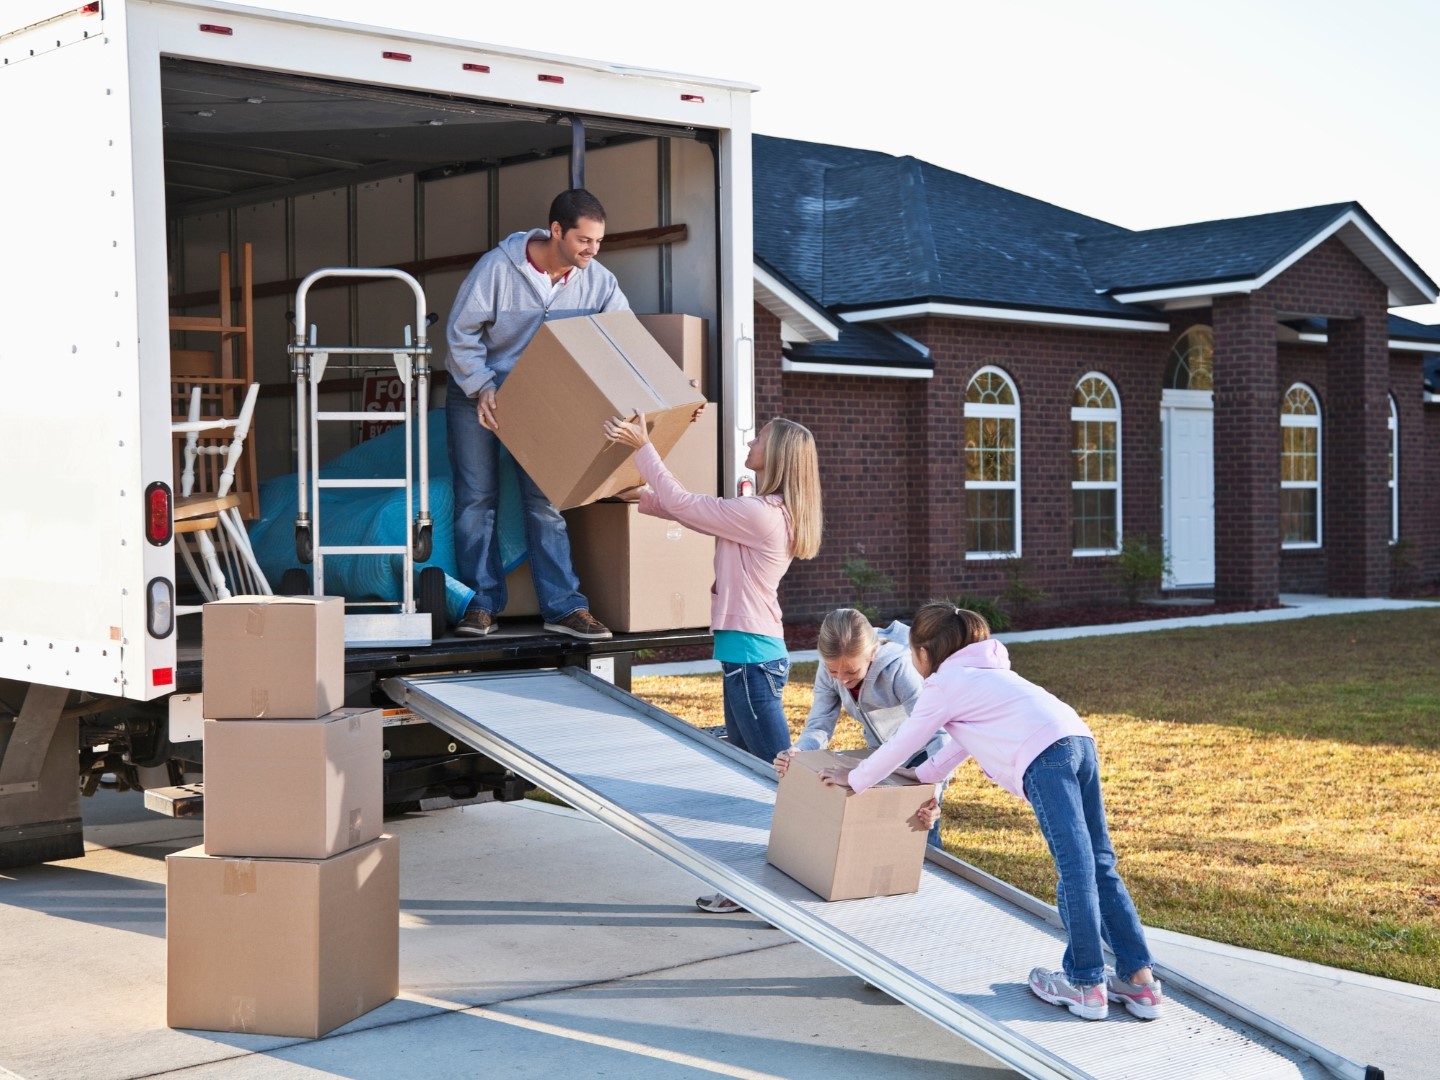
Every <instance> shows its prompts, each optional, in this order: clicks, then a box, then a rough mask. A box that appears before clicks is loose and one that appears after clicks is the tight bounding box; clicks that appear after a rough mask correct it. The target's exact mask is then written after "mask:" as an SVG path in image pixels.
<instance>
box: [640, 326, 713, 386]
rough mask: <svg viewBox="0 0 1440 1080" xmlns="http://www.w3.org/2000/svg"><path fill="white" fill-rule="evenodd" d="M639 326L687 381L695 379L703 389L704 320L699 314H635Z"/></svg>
mask: <svg viewBox="0 0 1440 1080" xmlns="http://www.w3.org/2000/svg"><path fill="white" fill-rule="evenodd" d="M635 317H636V318H637V319H639V320H640V325H641V326H643V327H645V329H646V330H648V331H650V336H651V337H653V338H654V339H655V340H656V341H658V342H659V343H660V347H661V348H662V349H664V350H665V351H666V352H667V353H669V354H670V358H671V359H672V360H674V361H675V363H677V364H679V365H680V370H682V371H683V372H685V377H686V378H687V379H694V380H695V383H696V385H697V386H699V387H700V389H701V390H704V389H705V375H706V363H705V359H706V338H707V331H706V327H705V320H704V319H702V318H700V317H699V316H698V315H670V314H664V315H662V314H653V315H652V314H644V315H636V316H635Z"/></svg>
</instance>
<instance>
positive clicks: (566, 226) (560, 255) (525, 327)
mask: <svg viewBox="0 0 1440 1080" xmlns="http://www.w3.org/2000/svg"><path fill="white" fill-rule="evenodd" d="M604 236H605V208H604V207H602V206H601V205H600V201H599V200H598V199H596V198H595V196H594V195H592V194H590V192H588V191H586V190H585V189H584V188H572V189H570V190H569V191H563V192H561V193H560V194H559V195H557V196H556V197H555V200H554V202H552V203H551V204H550V227H549V229H531V230H529V231H526V232H517V233H512V234H511V235H510V236H507V237H506V238H505V239H504V240H502V241H501V242H500V244H499V246H498V247H495V248H493V249H491V250H490V251H487V252H486V253H485V254H484V255H483V256H482V257H481V259H480V261H479V262H477V263H476V264H475V266H474V268H473V269H472V270H471V271H470V273H469V275H468V276H467V277H466V278H465V281H464V283H463V284H462V285H461V286H460V291H459V292H458V293H457V294H456V296H455V304H454V306H453V307H452V308H451V309H450V321H449V323H448V325H447V331H446V337H447V339H448V341H449V345H450V350H449V356H448V358H447V359H446V361H445V367H446V369H447V370H448V371H449V373H450V379H449V386H448V387H447V389H446V392H445V423H446V428H447V430H446V437H447V440H448V445H449V451H450V468H451V474H452V477H453V481H454V486H455V555H456V559H457V561H458V563H459V571H460V578H461V580H462V581H464V582H465V584H467V585H469V586H471V587H472V588H473V589H474V590H475V596H474V598H473V599H472V600H471V601H470V605H469V607H468V608H467V609H466V612H465V615H464V617H463V618H462V619H461V621H460V624H459V625H458V626H457V627H456V628H455V632H456V633H458V634H471V635H475V636H477V637H478V636H484V635H485V634H488V633H490V631H491V630H493V629H494V628H495V616H496V615H497V614H498V613H499V612H500V611H502V610H503V609H504V607H505V604H506V591H505V568H504V566H503V565H502V563H501V559H500V544H499V538H498V535H497V531H496V513H497V511H498V509H499V505H500V472H499V470H500V440H499V438H498V436H497V434H496V433H497V432H498V431H500V430H501V428H500V425H501V424H502V423H504V422H505V421H504V420H503V419H502V418H501V417H500V416H499V414H498V412H497V410H496V408H495V391H496V390H498V389H499V388H500V384H501V383H503V382H504V381H505V376H506V375H507V374H509V372H510V370H511V369H512V368H513V367H514V366H515V361H516V360H518V359H519V358H520V354H521V353H522V352H524V351H525V347H526V346H527V345H529V344H530V339H531V338H533V337H534V336H535V333H536V331H537V330H539V329H540V326H541V324H542V323H544V322H546V321H547V320H550V319H563V318H571V317H574V316H577V315H593V314H595V313H597V312H601V311H625V310H628V309H629V307H630V304H629V301H627V300H626V299H625V294H624V293H623V292H621V291H620V286H619V284H618V283H617V282H616V280H615V275H614V274H612V273H610V271H609V270H606V269H605V267H603V266H601V265H600V264H599V263H598V262H596V261H595V255H596V253H597V252H598V251H599V250H600V241H601V240H602V239H604ZM554 434H555V437H556V439H557V440H559V439H564V438H565V437H566V433H565V432H558V431H557V432H555V433H554ZM515 474H516V478H517V479H518V480H519V482H520V502H521V506H522V510H523V513H524V519H525V542H526V548H527V551H528V556H529V559H530V575H531V578H532V579H533V580H534V583H535V598H536V600H538V601H539V605H540V614H541V615H542V616H543V617H544V620H545V629H546V630H550V631H554V632H556V633H561V634H569V635H570V636H571V637H577V638H583V639H585V640H598V639H601V638H608V637H610V631H609V630H607V629H606V628H605V627H604V626H603V625H602V624H601V623H600V622H599V620H597V619H596V618H595V617H594V616H593V615H591V614H590V610H589V602H588V601H587V600H586V599H585V597H584V596H583V595H582V594H581V592H580V582H579V579H578V578H576V576H575V568H574V566H573V565H572V563H571V560H570V538H569V536H568V535H567V534H566V531H565V519H564V518H563V517H561V516H560V512H559V511H558V510H556V509H555V507H554V506H552V505H551V503H550V500H549V499H547V498H546V497H545V495H544V493H543V492H541V490H540V489H539V488H538V487H536V486H535V482H534V481H533V480H531V479H530V477H529V476H527V475H526V473H525V470H524V469H522V468H520V466H519V464H518V463H517V464H516V466H515Z"/></svg>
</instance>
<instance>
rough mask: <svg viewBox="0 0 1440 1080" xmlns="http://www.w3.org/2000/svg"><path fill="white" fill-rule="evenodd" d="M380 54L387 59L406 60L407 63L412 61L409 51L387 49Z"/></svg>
mask: <svg viewBox="0 0 1440 1080" xmlns="http://www.w3.org/2000/svg"><path fill="white" fill-rule="evenodd" d="M380 55H381V56H383V57H384V58H385V59H386V60H404V61H405V63H407V64H408V63H409V62H410V54H409V53H408V52H389V51H388V50H387V51H386V52H382V53H381V54H380Z"/></svg>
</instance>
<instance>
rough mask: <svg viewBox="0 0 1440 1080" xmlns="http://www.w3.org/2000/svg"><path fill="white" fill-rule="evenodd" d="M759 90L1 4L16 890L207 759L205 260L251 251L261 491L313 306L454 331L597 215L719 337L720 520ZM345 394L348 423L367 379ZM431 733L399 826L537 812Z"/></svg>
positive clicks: (614, 656)
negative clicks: (301, 319) (302, 327)
mask: <svg viewBox="0 0 1440 1080" xmlns="http://www.w3.org/2000/svg"><path fill="white" fill-rule="evenodd" d="M395 18H396V19H399V20H403V18H404V7H403V5H402V6H398V7H397V8H396V14H395ZM752 90H753V88H752V87H749V86H744V85H740V84H735V83H724V82H717V81H714V80H705V79H695V78H688V77H684V76H680V75H673V74H665V73H659V72H651V71H642V70H635V69H630V68H623V67H618V66H614V65H608V64H604V63H597V62H590V61H581V60H575V59H569V58H564V57H559V56H552V55H547V54H540V53H530V52H524V51H520V50H515V49H504V48H495V47H490V46H485V45H480V44H475V43H472V42H465V41H457V40H448V39H442V38H436V37H432V36H421V35H416V34H409V33H405V32H403V31H397V30H387V29H378V28H374V27H363V26H356V25H351V24H347V23H341V22H332V21H328V20H323V19H317V18H311V17H302V16H297V15H292V14H285V13H281V12H274V11H264V10H257V9H252V8H241V7H236V6H233V5H228V4H224V3H212V2H203V0H101V2H99V3H76V2H75V0H7V2H6V3H5V4H4V5H3V11H0V114H3V116H4V117H5V131H6V137H7V142H8V145H9V147H10V150H11V152H10V155H9V161H8V167H7V168H5V169H3V170H0V207H3V218H0V235H3V237H4V249H5V260H4V262H5V270H4V289H3V302H0V372H3V378H4V385H5V387H6V393H5V394H4V395H3V396H0V460H3V461H4V465H3V473H0V475H3V478H4V479H3V501H4V506H5V510H4V517H3V526H0V867H3V866H6V865H21V864H24V863H30V862H37V861H44V860H49V859H55V858H64V857H70V856H73V855H77V854H80V853H81V851H82V846H81V838H80V821H79V803H78V796H77V790H79V789H82V788H83V789H87V790H94V785H95V784H96V783H99V782H100V780H101V777H105V778H106V780H105V782H107V783H119V784H121V785H133V786H143V787H147V788H150V787H162V786H167V785H173V784H175V783H177V782H179V781H180V780H181V779H183V776H184V770H183V767H182V766H183V763H185V762H197V763H198V761H199V743H198V742H196V741H194V739H193V737H192V738H191V739H190V741H185V739H184V738H183V737H182V736H179V735H176V736H175V737H174V738H172V733H171V731H170V730H169V725H168V719H169V715H170V713H171V711H172V708H171V707H172V706H175V705H177V703H178V702H180V701H181V700H188V698H189V697H190V696H191V695H193V694H195V693H197V692H198V691H199V690H200V685H201V671H200V662H201V661H200V648H199V642H198V624H199V621H200V619H199V617H198V616H196V615H182V616H178V617H177V615H176V613H175V609H176V605H177V603H181V602H183V601H184V600H185V597H184V596H182V595H180V594H179V593H178V592H177V588H183V585H177V583H181V582H183V579H184V571H183V569H179V568H177V547H176V541H175V539H174V537H173V535H172V528H173V522H172V520H171V518H172V512H171V506H172V501H173V497H174V488H175V483H176V475H175V474H176V466H175V441H174V435H173V432H172V418H173V415H174V411H175V406H174V401H173V397H172V394H173V383H172V378H173V371H174V367H173V365H174V363H175V358H176V357H177V356H180V355H184V354H185V353H187V352H191V353H193V352H203V351H205V350H207V349H212V350H213V349H214V348H215V344H214V341H215V337H216V335H215V334H214V333H210V334H209V335H208V336H207V332H206V331H205V330H204V329H203V328H201V329H198V330H197V329H193V328H192V329H186V327H194V326H197V325H199V324H198V323H196V322H193V321H192V322H189V323H187V322H185V321H184V318H185V317H186V316H189V315H193V314H195V313H197V312H199V313H208V314H209V316H210V317H215V316H216V313H217V312H220V311H228V310H229V304H228V301H229V300H230V297H228V296H227V297H224V298H222V297H221V296H220V293H219V288H220V282H221V280H222V279H221V276H220V274H221V272H220V270H219V266H220V262H219V259H218V256H219V255H220V254H221V253H224V254H225V255H226V256H227V257H228V258H229V259H230V260H231V261H230V263H229V271H228V272H229V273H230V275H231V278H230V283H231V284H232V286H233V285H234V284H235V282H236V281H237V280H238V275H239V273H240V271H241V269H242V268H241V267H240V266H239V265H238V263H237V262H236V260H238V259H239V257H240V256H239V253H240V252H242V251H244V250H246V248H247V245H248V249H249V251H250V252H251V253H252V257H251V260H250V266H249V267H248V268H245V269H248V271H249V272H250V275H251V276H252V278H253V282H252V285H253V288H252V289H251V290H250V291H251V293H252V300H251V307H250V309H249V316H248V317H249V322H248V325H246V326H244V327H243V334H241V333H239V332H230V331H226V332H224V334H229V336H231V337H234V338H236V341H237V342H238V341H240V340H241V338H242V337H243V338H244V342H243V343H244V345H245V347H246V348H248V349H249V350H251V351H252V353H253V379H254V381H256V382H258V383H259V384H260V387H261V390H260V395H259V399H258V405H257V407H256V409H255V416H254V423H253V429H252V432H251V434H250V436H249V440H248V444H247V453H248V454H250V455H251V460H253V461H254V463H255V467H256V469H257V475H258V478H259V481H260V482H261V483H263V482H264V480H265V479H266V477H275V476H281V475H283V474H286V473H290V472H294V471H295V468H296V465H295V426H296V421H295V411H296V410H295V404H294V402H295V392H294V388H293V374H292V367H291V365H292V357H291V356H290V355H289V354H288V353H287V345H289V344H290V343H291V342H292V340H293V334H294V332H295V328H294V327H293V326H292V325H291V319H292V317H293V309H294V306H295V293H296V288H297V285H298V283H299V282H300V281H301V280H302V279H303V278H304V277H305V276H306V275H307V274H309V273H310V272H311V271H313V270H315V269H317V268H321V267H398V268H400V269H402V270H404V271H406V273H408V274H411V275H412V276H413V277H414V278H415V279H416V280H417V281H418V282H420V284H421V285H422V286H423V288H424V291H425V296H426V301H427V303H428V305H429V307H430V310H431V311H432V312H433V313H435V314H436V315H438V316H439V317H440V319H442V320H443V318H444V315H445V313H446V312H447V311H448V310H449V306H450V303H451V301H452V300H453V298H454V294H455V290H456V287H457V286H458V285H459V282H460V280H461V279H462V278H463V276H464V274H465V273H466V271H467V270H468V269H469V267H470V266H471V265H472V264H473V262H474V260H475V259H476V258H477V257H478V255H479V254H480V253H482V252H484V251H485V250H487V249H488V248H489V247H491V246H493V245H494V244H495V243H496V242H498V241H499V240H500V239H501V238H503V237H504V236H505V235H506V234H508V233H509V232H512V231H515V230H517V229H522V228H527V227H531V226H534V225H536V224H543V223H544V218H545V215H546V211H547V209H548V206H549V200H550V198H551V197H552V196H553V195H554V194H555V193H556V192H558V191H560V190H563V189H565V188H567V187H571V186H585V187H588V188H590V189H591V190H593V191H595V192H596V193H597V194H598V195H600V197H601V199H602V201H604V202H605V204H606V209H607V213H608V222H607V225H608V237H607V244H606V248H605V252H604V253H603V254H602V259H603V261H604V262H605V263H606V265H607V266H609V267H610V268H611V269H612V270H614V271H615V272H616V274H617V275H618V277H619V278H620V281H621V284H622V286H623V288H624V289H625V291H626V293H627V295H628V297H629V298H630V300H631V304H632V307H634V308H635V309H636V310H638V311H653V312H683V313H689V314H694V315H699V316H702V317H704V318H705V320H706V326H707V328H708V336H709V341H708V347H709V355H710V357H711V358H712V362H711V363H710V365H709V368H708V371H709V374H708V376H707V380H708V385H705V386H703V387H702V389H703V391H704V392H705V395H706V397H707V398H708V399H709V400H710V401H712V402H715V403H716V404H715V405H713V406H712V409H717V410H718V412H719V416H720V423H719V425H718V427H719V430H720V433H721V434H720V441H721V446H720V449H719V454H718V461H719V463H720V465H719V473H720V475H719V476H718V478H717V484H718V485H719V489H720V490H725V491H734V490H736V485H737V483H739V481H740V479H741V477H740V474H739V472H740V463H741V462H742V461H743V455H742V453H741V448H742V447H743V445H744V442H745V441H746V440H747V439H748V438H749V436H750V429H751V428H753V426H754V420H753V417H752V410H753V403H752V398H753V393H752V381H753V380H752V373H751V368H750V365H751V364H752V362H753V359H752V356H751V353H750V350H749V344H750V326H749V324H750V320H751V318H752V310H753V309H752V291H751V273H752V265H751V264H752V258H751V238H750V228H751V206H750V156H749V155H750V144H749V138H750V133H749V97H750V94H751V92H752ZM387 289H388V290H389V291H387ZM310 303H311V307H310V311H311V315H310V317H309V319H308V321H313V322H320V323H322V324H323V325H324V326H325V327H326V330H327V332H328V333H332V334H333V332H334V331H335V330H336V328H339V330H340V332H341V333H342V334H344V335H348V340H349V341H350V343H352V344H358V343H361V342H363V341H364V340H366V338H367V336H371V335H374V334H385V335H388V334H390V331H389V330H388V329H384V330H382V329H381V328H382V327H390V326H391V325H393V324H397V323H403V324H410V323H413V321H414V318H413V313H414V311H415V300H414V298H413V296H412V295H411V294H410V292H409V290H408V289H404V288H392V287H391V285H390V284H389V283H386V282H384V281H380V282H376V283H373V284H370V283H359V284H356V283H353V282H351V283H348V284H346V285H345V286H344V287H342V288H332V289H328V290H326V291H324V292H321V291H319V290H317V291H316V292H315V293H314V294H313V295H311V297H310ZM407 308H408V313H407ZM177 313H178V314H177ZM442 325H443V323H442ZM416 329H419V328H416ZM224 334H222V335H221V336H224ZM434 338H435V340H434V341H433V342H432V344H433V346H434V349H435V352H434V355H433V357H432V360H431V368H432V371H433V372H435V373H436V374H437V376H442V378H437V379H436V382H438V383H440V384H441V388H442V389H443V371H444V365H443V344H444V341H443V338H444V336H443V333H437V334H435V335H434ZM232 344H233V343H232ZM327 393H328V394H329V395H330V396H332V397H335V398H337V399H338V400H340V401H341V404H339V405H337V406H336V407H340V408H343V407H350V408H361V407H362V403H361V402H360V400H359V399H360V396H361V387H360V385H359V381H358V380H350V381H348V382H347V381H345V380H340V381H337V383H336V384H335V386H334V388H333V389H331V390H329V391H327ZM347 402H348V406H347V404H346V403H347ZM360 427H361V425H359V424H356V425H355V426H354V430H353V431H352V432H350V433H349V435H348V437H342V438H341V439H340V441H339V442H335V441H334V440H332V443H331V444H330V445H323V446H321V447H320V448H319V453H320V454H321V456H322V457H328V456H333V455H334V454H336V453H337V452H339V451H341V450H344V449H345V448H346V446H347V445H348V443H349V442H350V441H354V440H355V439H357V438H359V437H360V432H359V429H360ZM340 442H343V443H344V444H345V445H340ZM677 631H679V632H678V633H676V634H674V635H670V636H667V635H665V634H651V635H649V636H646V637H639V636H633V635H632V636H626V635H617V636H616V639H615V640H614V641H612V642H605V643H595V644H591V643H581V642H576V641H573V640H568V639H559V638H556V637H553V636H551V637H539V636H537V637H535V638H520V639H516V638H514V637H511V638H508V639H506V640H505V641H504V642H498V641H497V642H491V641H490V640H489V639H464V640H462V639H447V640H445V641H438V642H436V643H435V645H433V646H431V647H428V648H424V649H418V650H406V651H396V650H388V651H387V650H375V649H368V650H363V651H357V652H356V655H350V656H347V691H348V690H349V683H350V680H352V679H353V680H354V684H355V686H354V693H355V694H356V695H360V696H363V695H364V694H365V693H366V692H367V691H366V687H367V685H373V686H378V682H379V680H380V679H381V678H383V677H385V676H387V675H393V674H395V673H397V672H405V671H439V670H446V669H461V668H463V669H484V668H486V667H487V666H520V667H525V666H527V665H530V666H556V665H565V664H578V665H582V666H590V667H592V668H595V669H598V670H606V669H609V670H614V671H615V672H616V673H617V676H619V679H620V681H621V682H622V683H623V682H624V680H625V679H626V678H628V662H629V657H630V656H631V655H633V653H634V651H635V650H637V649H639V648H645V647H653V646H654V645H656V644H657V643H663V642H679V641H690V640H703V632H702V631H697V630H695V629H693V628H677ZM687 633H688V635H689V636H688V637H687V636H686V634H687ZM377 700H378V699H377ZM177 715H179V712H178V711H177ZM408 726H409V727H411V728H412V729H413V728H414V727H415V725H408ZM419 727H420V728H423V729H425V730H428V731H430V732H432V733H433V734H435V735H436V736H437V737H438V741H434V740H431V741H430V742H426V740H425V739H424V738H422V739H421V740H420V741H421V743H423V744H424V745H421V746H419V747H418V749H412V750H409V751H406V750H404V749H402V748H399V737H400V735H401V734H409V735H411V736H414V735H415V732H414V731H413V730H412V731H411V732H409V733H402V732H400V731H399V730H398V728H397V730H396V731H395V732H394V734H395V737H396V739H397V750H396V755H395V757H396V760H394V761H391V762H389V763H387V767H389V768H391V771H392V772H393V773H394V775H393V776H390V775H387V784H389V785H390V786H389V787H388V788H387V801H392V802H395V801H402V802H403V801H409V800H413V799H416V798H419V797H420V796H421V795H423V794H426V793H430V794H432V795H434V794H445V793H448V794H449V795H451V796H452V797H462V796H464V795H465V794H467V793H471V792H473V791H475V790H477V789H479V788H485V787H489V788H490V789H492V790H497V791H499V792H501V793H502V794H509V795H514V794H516V793H517V791H518V790H519V789H520V787H522V786H523V785H517V783H516V778H515V777H514V776H513V775H512V774H507V773H505V772H504V770H500V769H498V767H497V766H494V765H493V762H492V763H488V764H487V762H486V760H485V759H483V758H482V757H481V756H480V755H476V754H473V753H469V752H467V749H466V748H458V747H456V746H455V745H454V743H453V742H450V741H448V740H447V738H446V737H444V736H442V735H439V733H438V732H435V731H434V729H431V728H429V726H428V725H423V724H422V725H419ZM191 734H192V736H193V731H192V732H191ZM432 743H433V745H432ZM405 760H410V761H413V762H417V763H418V764H416V765H415V767H414V768H413V769H411V770H410V771H409V772H408V773H407V771H406V769H405V767H404V761H405ZM77 769H78V772H79V776H80V780H81V783H80V784H77ZM497 770H498V771H497Z"/></svg>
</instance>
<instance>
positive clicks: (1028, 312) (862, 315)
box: [840, 301, 1170, 332]
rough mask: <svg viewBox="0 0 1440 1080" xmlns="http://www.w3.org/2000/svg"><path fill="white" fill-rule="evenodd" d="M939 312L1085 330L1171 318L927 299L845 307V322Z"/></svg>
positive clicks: (1146, 325)
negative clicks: (913, 301) (902, 302)
mask: <svg viewBox="0 0 1440 1080" xmlns="http://www.w3.org/2000/svg"><path fill="white" fill-rule="evenodd" d="M929 315H938V316H941V317H943V318H951V319H989V320H992V321H994V322H1012V323H1032V324H1034V323H1038V324H1041V325H1045V326H1070V327H1077V328H1080V329H1086V330H1140V331H1160V332H1165V331H1168V330H1169V329H1170V324H1169V323H1168V322H1156V321H1153V320H1150V319H1120V318H1111V317H1107V316H1104V315H1080V314H1076V313H1073V312H1061V311H1039V310H1036V309H1033V308H1004V307H987V306H984V305H979V304H949V303H936V302H933V301H926V302H924V303H916V304H895V305H891V306H889V307H880V308H866V309H861V310H856V311H844V312H841V313H840V318H842V319H844V320H845V321H846V322H852V323H864V322H888V321H890V320H892V319H914V318H924V317H925V316H929Z"/></svg>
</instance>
